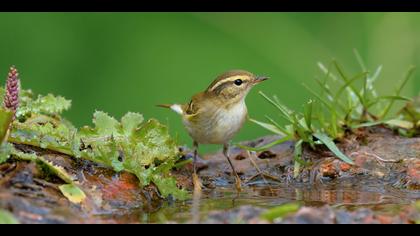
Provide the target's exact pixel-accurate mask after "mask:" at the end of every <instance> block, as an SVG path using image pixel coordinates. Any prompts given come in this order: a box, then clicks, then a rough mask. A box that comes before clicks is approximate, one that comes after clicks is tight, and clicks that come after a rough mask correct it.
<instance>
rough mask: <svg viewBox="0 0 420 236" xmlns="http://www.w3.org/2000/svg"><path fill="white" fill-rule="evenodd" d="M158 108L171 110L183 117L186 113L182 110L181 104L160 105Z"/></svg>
mask: <svg viewBox="0 0 420 236" xmlns="http://www.w3.org/2000/svg"><path fill="white" fill-rule="evenodd" d="M157 106H158V107H163V108H169V109H171V110H173V111H174V112H176V113H178V114H180V115H182V114H183V113H184V110H183V109H182V106H181V105H179V104H160V105H157Z"/></svg>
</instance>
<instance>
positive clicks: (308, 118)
mask: <svg viewBox="0 0 420 236" xmlns="http://www.w3.org/2000/svg"><path fill="white" fill-rule="evenodd" d="M313 103H314V101H313V100H309V101H308V102H307V103H306V104H305V106H304V108H303V110H304V113H303V114H304V117H305V122H306V126H308V129H309V130H312V110H313Z"/></svg>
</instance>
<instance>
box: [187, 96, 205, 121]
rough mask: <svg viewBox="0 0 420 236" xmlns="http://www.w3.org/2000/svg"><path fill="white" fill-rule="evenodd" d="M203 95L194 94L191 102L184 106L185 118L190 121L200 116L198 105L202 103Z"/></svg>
mask: <svg viewBox="0 0 420 236" xmlns="http://www.w3.org/2000/svg"><path fill="white" fill-rule="evenodd" d="M203 96H204V93H199V94H196V95H194V96H193V97H192V99H191V101H190V102H189V103H188V104H186V105H185V114H184V115H185V116H186V117H187V118H188V119H192V118H194V117H196V116H197V115H198V114H200V104H201V102H202V101H203Z"/></svg>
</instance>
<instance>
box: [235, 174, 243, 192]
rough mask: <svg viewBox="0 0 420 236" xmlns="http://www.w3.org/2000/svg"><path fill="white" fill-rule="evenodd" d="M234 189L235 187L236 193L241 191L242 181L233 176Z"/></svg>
mask: <svg viewBox="0 0 420 236" xmlns="http://www.w3.org/2000/svg"><path fill="white" fill-rule="evenodd" d="M235 187H236V191H238V192H241V191H242V181H241V178H239V176H238V175H235Z"/></svg>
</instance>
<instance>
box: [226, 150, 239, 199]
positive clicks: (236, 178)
mask: <svg viewBox="0 0 420 236" xmlns="http://www.w3.org/2000/svg"><path fill="white" fill-rule="evenodd" d="M223 154H224V155H225V157H226V159H227V160H228V162H229V165H230V167H231V168H232V172H233V174H234V175H235V184H236V189H237V190H238V191H241V178H239V175H238V173H237V172H236V170H235V167H234V166H233V164H232V161H231V160H230V158H229V144H224V145H223Z"/></svg>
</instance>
